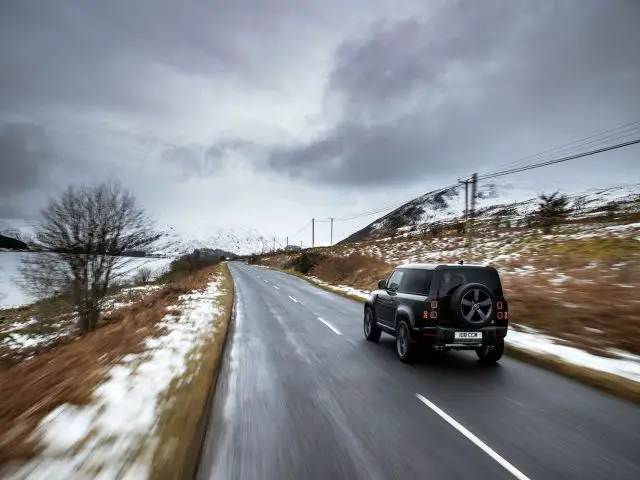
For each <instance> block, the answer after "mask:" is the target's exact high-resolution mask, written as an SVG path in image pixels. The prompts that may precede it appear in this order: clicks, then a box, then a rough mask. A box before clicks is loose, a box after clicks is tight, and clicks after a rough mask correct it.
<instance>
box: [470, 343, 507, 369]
mask: <svg viewBox="0 0 640 480" xmlns="http://www.w3.org/2000/svg"><path fill="white" fill-rule="evenodd" d="M503 354H504V340H496V341H495V342H494V343H487V344H485V345H482V347H479V348H476V355H478V358H479V359H480V361H481V362H482V363H486V364H492V363H496V362H498V360H500V359H501V358H502V355H503Z"/></svg>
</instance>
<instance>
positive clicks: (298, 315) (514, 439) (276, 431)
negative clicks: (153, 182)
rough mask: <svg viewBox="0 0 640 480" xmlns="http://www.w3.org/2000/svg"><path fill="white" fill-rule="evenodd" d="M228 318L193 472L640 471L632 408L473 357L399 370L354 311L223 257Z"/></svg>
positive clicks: (254, 475) (296, 475)
mask: <svg viewBox="0 0 640 480" xmlns="http://www.w3.org/2000/svg"><path fill="white" fill-rule="evenodd" d="M230 268H231V272H232V275H233V278H234V283H235V288H236V305H235V313H236V318H235V322H234V325H233V327H232V329H231V330H230V332H229V342H228V343H227V349H226V352H225V358H224V361H223V366H222V370H221V372H220V377H219V380H218V386H217V389H216V393H215V396H214V402H213V405H212V410H211V412H210V418H209V425H208V433H207V438H206V441H205V445H204V450H203V456H202V461H201V464H200V471H199V478H201V479H225V480H226V479H242V480H250V479H305V480H311V479H322V480H327V479H331V480H339V479H348V480H355V479H427V478H428V479H432V480H438V479H455V478H464V479H468V478H475V479H484V478H487V479H489V478H490V479H513V478H519V479H526V478H530V479H574V478H575V479H607V480H614V479H630V480H631V479H636V480H637V479H639V478H640V409H639V408H637V407H636V406H634V405H632V404H630V403H627V402H624V401H621V400H618V399H616V398H613V397H611V396H608V395H606V394H603V393H600V392H598V391H596V390H593V389H591V388H589V387H585V386H582V385H580V384H578V383H575V382H573V381H571V380H569V379H566V378H564V377H561V376H558V375H555V374H553V373H551V372H547V371H545V370H542V369H539V368H537V367H534V366H531V365H528V364H525V363H522V362H519V361H516V360H513V359H510V358H506V357H505V358H503V359H502V361H501V362H500V364H499V365H498V366H494V367H483V366H481V365H479V364H478V362H477V358H476V356H475V354H474V353H473V352H451V353H448V354H447V355H445V357H444V358H443V359H442V360H441V361H439V362H437V363H435V364H428V363H418V364H416V365H405V364H402V363H401V362H400V361H399V360H398V359H397V357H396V353H395V343H394V340H393V338H392V337H390V336H388V335H385V334H383V335H382V338H381V339H380V342H379V343H378V344H373V343H370V342H367V341H366V340H365V339H364V337H363V333H362V308H363V307H362V305H360V304H359V303H356V302H353V301H351V300H348V299H345V298H343V297H340V296H338V295H335V294H332V293H329V292H326V291H324V290H321V289H319V288H316V287H314V286H312V285H310V284H309V283H308V282H305V281H304V280H301V279H299V278H296V277H293V276H290V275H287V274H284V273H281V272H277V271H273V270H268V269H265V268H259V267H252V266H248V265H244V264H239V263H232V264H231V265H230Z"/></svg>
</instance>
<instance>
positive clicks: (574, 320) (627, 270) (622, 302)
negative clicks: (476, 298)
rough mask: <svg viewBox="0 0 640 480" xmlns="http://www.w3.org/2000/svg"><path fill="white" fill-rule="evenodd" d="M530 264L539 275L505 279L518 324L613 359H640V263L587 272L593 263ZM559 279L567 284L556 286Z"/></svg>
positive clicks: (610, 264)
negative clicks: (619, 354)
mask: <svg viewBox="0 0 640 480" xmlns="http://www.w3.org/2000/svg"><path fill="white" fill-rule="evenodd" d="M529 263H530V264H531V265H533V266H534V267H535V268H536V273H533V274H529V275H524V276H504V277H503V284H504V290H505V293H506V296H507V298H508V299H509V307H510V314H511V319H512V321H513V322H514V323H518V324H522V325H526V326H529V327H531V328H535V329H539V330H541V331H543V332H545V333H547V334H549V335H551V336H554V337H557V338H559V339H561V340H563V341H564V342H565V343H566V344H568V345H571V346H576V347H579V348H582V349H584V350H587V351H589V352H591V353H594V354H597V355H602V356H612V354H611V353H610V352H609V349H612V348H615V349H619V350H625V351H628V352H631V353H635V354H640V344H639V343H638V339H640V316H639V315H638V313H637V311H638V306H639V305H640V302H639V299H638V298H637V296H636V295H635V293H634V292H636V291H637V290H638V288H640V262H638V261H637V260H634V259H629V258H627V259H626V260H625V261H624V264H623V265H621V266H616V265H620V259H612V260H607V261H604V262H601V263H600V264H599V265H598V266H597V267H596V268H586V267H587V264H588V263H589V262H587V261H586V260H580V259H578V258H576V257H570V256H568V257H550V258H549V257H544V258H538V259H537V260H536V261H533V262H531V261H530V262H529ZM511 266H518V264H517V262H512V265H511ZM547 268H550V269H553V270H551V271H546V269H547ZM558 273H562V275H564V277H561V278H563V279H564V281H562V282H560V283H554V282H555V281H556V279H558Z"/></svg>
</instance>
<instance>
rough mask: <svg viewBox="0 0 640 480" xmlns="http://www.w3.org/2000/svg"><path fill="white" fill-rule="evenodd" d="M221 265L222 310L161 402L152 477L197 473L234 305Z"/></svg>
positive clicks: (227, 280)
mask: <svg viewBox="0 0 640 480" xmlns="http://www.w3.org/2000/svg"><path fill="white" fill-rule="evenodd" d="M219 268H220V269H222V272H223V275H224V281H223V284H222V286H221V289H222V290H223V291H224V292H225V295H224V298H223V300H222V302H221V307H222V313H221V314H220V316H219V317H218V319H217V321H216V322H215V327H214V330H213V331H212V332H211V333H212V334H211V336H210V337H209V338H207V339H205V341H204V342H203V343H202V344H201V345H199V346H198V347H196V348H194V350H193V351H192V352H191V353H190V355H189V358H188V361H187V370H186V372H185V373H184V374H183V375H182V376H181V377H179V378H176V379H174V380H173V382H172V383H171V385H170V387H169V390H168V391H167V392H166V394H165V396H164V398H163V400H162V402H160V405H159V408H160V414H159V424H158V432H159V433H158V436H159V442H158V445H159V446H158V449H157V450H156V452H155V454H154V457H153V465H152V471H151V478H153V479H177V478H195V474H196V472H197V466H198V462H199V452H200V447H201V445H202V443H203V441H204V433H205V429H206V426H207V421H206V411H207V405H208V403H209V400H210V395H211V393H212V390H213V385H215V383H216V379H217V375H218V368H219V366H220V361H221V358H222V351H223V347H224V344H225V341H226V337H227V329H228V326H229V321H230V319H231V313H232V308H233V281H232V279H231V275H230V273H229V270H228V267H227V266H226V265H222V266H220V267H219Z"/></svg>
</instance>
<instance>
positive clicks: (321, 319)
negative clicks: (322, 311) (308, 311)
mask: <svg viewBox="0 0 640 480" xmlns="http://www.w3.org/2000/svg"><path fill="white" fill-rule="evenodd" d="M318 320H320V321H321V322H322V323H324V324H325V325H326V326H327V327H329V328H330V329H331V330H332V331H333V333H335V334H336V335H342V334H341V333H340V330H338V329H337V328H336V327H334V326H333V325H331V324H330V323H329V322H327V321H326V320H325V319H324V318H322V317H318Z"/></svg>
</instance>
